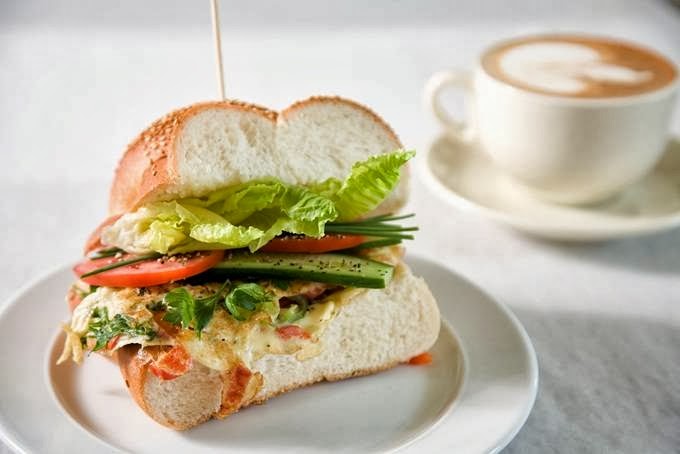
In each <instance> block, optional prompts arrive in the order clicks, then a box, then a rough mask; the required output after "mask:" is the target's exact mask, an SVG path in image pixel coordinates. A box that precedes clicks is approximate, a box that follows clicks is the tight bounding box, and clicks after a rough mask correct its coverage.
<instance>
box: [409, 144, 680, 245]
mask: <svg viewBox="0 0 680 454" xmlns="http://www.w3.org/2000/svg"><path fill="white" fill-rule="evenodd" d="M671 140H676V141H677V140H680V138H676V137H675V136H672V135H671V136H670V137H669V142H670V141H671ZM445 141H448V142H450V143H452V144H453V145H454V146H458V147H470V146H473V145H474V144H465V143H460V141H457V140H456V139H455V138H452V137H449V135H447V134H446V132H440V133H439V134H438V135H437V136H436V137H435V138H434V139H432V140H430V142H429V143H428V145H427V147H426V149H425V153H424V156H423V159H421V160H420V163H419V165H418V173H419V174H420V175H422V176H423V177H424V178H423V180H424V181H425V185H426V186H427V187H428V188H429V189H430V190H431V191H433V192H434V193H435V194H437V196H438V197H439V198H440V200H442V201H444V202H446V203H447V204H449V205H450V206H453V207H454V208H458V209H461V210H464V211H467V212H473V213H478V214H479V215H481V216H483V217H486V218H488V219H491V220H493V221H496V222H499V223H501V224H504V225H506V226H509V227H512V228H515V229H517V230H521V231H523V232H527V233H530V234H532V235H536V236H539V237H542V238H549V239H557V240H577V241H589V240H595V241H598V240H606V239H617V238H626V237H631V236H639V235H645V234H652V233H656V232H661V231H664V230H669V229H672V228H675V227H678V226H680V210H678V211H676V212H675V213H673V214H667V215H664V216H655V217H647V218H643V219H644V221H645V222H644V223H641V222H635V221H631V222H630V223H628V224H626V225H618V226H613V227H605V228H592V227H591V228H588V227H583V226H580V225H576V224H571V225H568V224H564V225H561V226H560V225H550V224H545V223H541V222H540V221H536V220H535V218H532V217H522V216H520V215H515V214H510V213H507V212H503V211H500V210H496V209H493V208H491V207H488V206H485V205H483V204H480V203H477V202H475V201H474V200H473V199H471V198H468V197H465V196H464V195H462V194H461V193H460V192H458V191H455V190H453V189H451V188H449V187H448V186H447V185H445V184H444V183H443V182H442V181H441V180H440V178H439V177H437V176H436V175H435V173H434V170H433V169H432V166H431V165H430V159H431V156H432V150H433V148H434V147H435V146H437V145H438V144H439V143H441V142H445ZM456 142H459V143H456ZM565 230H566V231H567V232H568V233H567V234H565V233H564V231H565Z"/></svg>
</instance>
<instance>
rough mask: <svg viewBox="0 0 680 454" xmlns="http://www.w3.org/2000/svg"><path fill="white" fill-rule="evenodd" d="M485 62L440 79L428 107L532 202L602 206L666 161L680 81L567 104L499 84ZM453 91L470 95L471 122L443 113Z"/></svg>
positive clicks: (431, 86)
mask: <svg viewBox="0 0 680 454" xmlns="http://www.w3.org/2000/svg"><path fill="white" fill-rule="evenodd" d="M487 52H489V51H487ZM484 55H485V53H483V54H482V55H481V56H480V58H479V61H478V63H477V65H476V68H475V69H474V71H461V70H449V71H442V72H439V73H436V74H434V75H433V76H432V77H431V79H430V80H429V81H428V83H427V85H426V89H425V98H426V102H427V103H428V104H429V106H430V108H431V109H432V111H433V112H434V114H435V116H436V117H437V118H438V119H439V121H440V122H441V123H442V125H443V126H444V127H445V129H446V131H447V133H448V134H449V135H450V136H452V137H454V138H455V139H457V140H461V141H465V142H477V141H478V143H479V144H480V145H481V149H482V150H484V151H485V152H486V153H487V154H488V155H489V156H490V157H491V158H492V159H493V161H494V162H495V163H496V164H497V165H498V166H499V168H501V169H503V170H504V171H505V172H507V173H508V174H509V175H511V176H512V177H513V179H514V180H515V181H517V182H518V183H519V184H520V185H522V186H524V187H525V188H527V189H528V190H529V191H530V192H531V193H532V194H533V195H536V196H537V197H540V198H542V199H545V200H549V201H553V202H558V203H573V204H578V203H590V202H596V201H601V200H603V199H607V198H609V197H611V196H613V195H614V194H616V193H617V192H619V191H621V190H622V189H623V188H625V187H626V186H628V185H630V184H631V183H633V182H635V181H637V180H639V179H640V178H642V177H643V176H644V175H646V174H647V173H648V172H649V171H650V170H651V169H652V168H653V167H654V165H655V164H656V163H657V161H658V160H659V159H660V157H661V155H662V154H663V151H664V147H665V144H666V142H667V139H668V133H669V124H670V118H671V114H672V110H673V107H674V103H675V95H676V92H677V88H678V77H677V75H676V76H675V78H674V79H673V81H672V82H671V83H669V84H667V85H666V86H664V87H662V88H659V89H656V90H651V91H647V92H644V93H641V94H635V95H630V96H610V97H574V96H563V95H555V94H549V93H548V94H546V93H543V92H537V91H532V90H527V89H523V88H521V87H518V86H517V85H516V84H511V83H509V82H508V81H507V80H501V79H499V78H496V77H494V76H493V75H491V74H490V73H489V71H487V70H486V69H485V68H484V67H483V65H482V58H483V56H484ZM676 74H677V73H676ZM449 87H458V88H462V89H463V90H465V91H466V95H467V96H466V106H467V107H468V108H467V109H466V110H467V111H468V112H467V113H468V115H467V117H468V119H467V120H464V121H460V120H458V119H455V118H453V117H452V116H450V115H449V114H448V113H447V111H446V110H445V109H444V107H443V106H442V103H441V97H440V96H441V93H442V91H444V90H445V89H446V88H449Z"/></svg>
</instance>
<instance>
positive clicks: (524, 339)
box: [0, 250, 539, 454]
mask: <svg viewBox="0 0 680 454" xmlns="http://www.w3.org/2000/svg"><path fill="white" fill-rule="evenodd" d="M410 260H416V261H422V262H425V263H428V262H429V263H431V264H434V265H436V266H437V267H440V268H442V269H443V270H446V272H448V273H451V274H453V275H454V276H455V277H456V278H457V279H458V280H460V281H462V282H463V283H464V284H465V285H467V286H470V287H471V288H473V289H474V290H475V291H476V292H477V293H479V294H480V295H481V296H483V297H484V298H485V299H486V300H488V301H489V302H490V303H491V304H493V306H494V307H495V309H497V310H500V312H501V313H502V314H503V316H504V317H505V318H506V319H507V320H508V321H510V323H511V325H512V327H513V329H514V331H515V332H516V333H517V334H518V335H519V338H520V340H521V344H522V347H523V349H522V350H523V353H524V355H525V356H526V357H527V359H528V368H527V369H526V371H525V373H526V375H527V377H528V378H529V398H528V399H526V400H525V402H524V405H523V408H522V411H521V413H520V415H519V417H518V418H517V420H516V421H515V422H514V423H513V424H512V427H510V428H509V429H508V430H507V431H506V432H505V434H504V435H503V436H502V437H500V438H499V439H498V440H496V441H494V442H493V444H494V445H495V446H494V447H493V448H492V449H491V450H490V451H489V452H491V453H497V452H499V451H500V450H502V449H503V448H504V447H506V446H507V445H508V443H510V441H512V439H513V438H514V437H515V436H516V435H517V433H518V432H519V431H520V430H521V428H522V427H523V426H524V424H525V423H526V420H527V419H528V417H529V415H530V414H531V411H532V409H533V407H534V404H535V401H536V397H537V394H538V386H539V367H538V359H537V355H536V351H535V349H534V347H533V344H532V342H531V339H530V337H529V335H528V333H527V331H526V329H525V328H524V326H523V325H522V324H521V322H520V321H519V319H518V318H517V317H516V315H515V314H514V313H513V312H512V310H511V309H510V308H509V307H508V306H507V305H506V304H505V303H503V302H501V301H500V300H498V299H496V298H494V297H492V296H491V295H490V294H488V293H487V292H486V291H485V290H484V289H482V288H481V287H480V286H478V285H477V284H476V283H474V281H472V280H471V279H469V278H468V277H467V276H465V275H464V274H462V273H460V272H459V271H456V270H454V269H453V268H452V267H451V266H450V265H449V264H448V263H446V262H444V261H443V260H440V259H438V258H431V257H428V256H426V255H425V254H424V253H422V252H420V251H417V250H416V251H414V250H411V251H407V254H406V257H405V261H406V262H407V264H410V263H409V261H410ZM410 265H411V264H410ZM70 266H71V262H64V263H61V264H58V265H55V266H52V267H49V268H46V271H43V272H42V273H37V274H36V275H35V277H33V278H31V279H29V280H28V281H27V282H26V283H25V284H23V285H21V286H20V287H19V288H17V289H16V290H14V291H13V292H12V293H11V294H10V296H9V297H7V298H5V299H4V301H3V305H2V308H0V319H2V318H4V316H5V314H6V313H7V312H9V311H10V309H11V308H12V307H13V306H14V305H16V304H17V303H18V301H19V300H20V299H21V298H22V297H23V296H24V295H25V294H26V293H28V292H29V291H30V290H31V289H32V288H34V287H35V286H36V285H39V284H40V283H42V282H43V281H47V280H49V279H50V278H52V277H54V276H55V275H56V274H59V273H60V272H62V271H63V270H64V269H68V268H69V267H70ZM442 322H443V323H445V324H447V325H448V324H449V322H448V320H446V319H442ZM448 328H449V333H450V334H451V335H452V336H453V338H454V339H455V341H456V343H457V346H458V349H459V352H460V355H461V356H460V357H461V359H462V369H463V370H462V374H461V379H460V384H459V388H458V392H457V394H456V396H455V398H454V399H452V401H451V402H450V403H449V404H448V405H447V407H446V408H445V409H444V410H443V411H442V416H441V417H439V418H438V419H437V420H436V421H435V423H433V424H432V425H431V426H430V427H428V428H426V429H425V430H423V431H422V432H421V433H420V434H418V435H416V436H415V437H413V438H412V439H411V440H409V441H407V442H406V443H404V444H402V445H399V446H397V447H395V448H393V449H392V450H391V451H388V452H398V451H401V450H404V449H406V448H412V447H414V445H416V444H417V443H420V442H423V440H427V437H428V435H429V434H430V433H431V432H432V431H434V430H435V429H437V428H438V427H440V426H441V425H443V424H445V420H446V419H447V417H448V416H449V415H450V414H451V413H452V412H453V411H454V410H455V409H456V408H457V407H458V405H459V404H460V403H461V399H462V397H463V396H464V395H465V391H466V389H467V386H468V384H469V367H468V366H469V359H468V352H467V351H466V349H465V348H461V346H462V345H463V343H462V342H461V338H460V336H459V335H458V333H457V332H456V331H455V330H453V329H452V328H451V327H450V326H449V327H448ZM55 336H58V333H57V334H54V333H52V334H51V336H50V339H53V340H54V339H55ZM53 345H54V344H53V343H52V344H48V345H47V347H45V349H44V351H46V352H49V351H50V350H51V349H52V348H53ZM46 374H47V375H46ZM41 375H42V377H43V380H42V382H43V384H44V385H45V386H47V387H48V393H49V394H50V395H52V398H53V399H54V401H55V403H59V406H61V403H60V402H59V400H58V398H57V396H56V395H54V390H53V389H49V388H50V387H49V386H48V385H47V383H48V381H49V368H48V367H45V366H43V367H42V374H41ZM60 411H61V412H62V413H67V412H66V411H65V409H63V408H61V409H60ZM69 418H70V420H71V423H74V422H75V423H76V425H77V426H78V428H79V431H80V432H81V433H83V432H85V433H86V434H87V436H88V437H89V438H91V439H94V440H96V441H97V442H99V443H102V444H103V445H104V446H106V447H108V448H110V449H112V450H114V451H115V452H125V451H121V450H120V448H119V447H117V446H113V445H111V444H110V443H108V442H106V441H105V440H102V439H101V438H99V437H96V436H95V435H94V434H92V433H90V432H89V431H88V430H87V429H85V428H84V427H82V426H81V425H80V423H77V421H75V420H74V419H73V418H72V417H70V416H69ZM0 441H2V442H3V443H5V445H6V446H7V447H9V449H10V450H12V451H14V452H18V453H21V454H25V453H30V452H32V451H31V449H32V448H31V447H30V446H25V445H24V444H22V443H20V441H19V440H18V439H17V438H16V436H15V435H14V433H13V431H12V430H11V428H10V427H8V426H6V425H5V424H4V423H3V420H2V419H0Z"/></svg>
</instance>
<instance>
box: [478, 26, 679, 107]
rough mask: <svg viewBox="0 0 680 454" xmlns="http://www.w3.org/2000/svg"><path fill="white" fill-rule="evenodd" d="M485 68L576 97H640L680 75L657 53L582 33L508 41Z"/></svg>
mask: <svg viewBox="0 0 680 454" xmlns="http://www.w3.org/2000/svg"><path fill="white" fill-rule="evenodd" d="M481 64H482V68H483V69H484V71H486V72H487V73H488V74H489V75H490V76H492V77H494V78H495V79H497V80H499V81H501V82H504V83H507V84H510V85H513V86H515V87H517V88H521V89H523V90H527V91H532V92H536V93H542V94H547V95H554V96H563V97H576V98H609V97H621V96H631V95H638V94H642V93H647V92H651V91H655V90H658V89H660V88H663V87H665V86H668V85H669V84H671V83H673V81H674V80H675V79H676V78H677V77H678V72H677V69H676V68H675V66H674V65H673V63H671V62H670V61H669V60H668V59H666V58H665V57H663V56H661V55H659V54H657V53H656V52H654V51H651V50H648V49H644V48H642V47H638V46H636V45H633V44H629V43H626V42H623V41H617V40H614V39H606V38H598V37H590V36H579V35H544V36H533V37H530V38H520V39H517V40H511V41H506V42H504V43H501V44H499V45H498V46H496V47H493V48H492V49H490V50H489V51H488V52H486V53H485V54H484V55H483V56H482V59H481Z"/></svg>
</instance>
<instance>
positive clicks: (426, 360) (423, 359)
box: [408, 352, 432, 366]
mask: <svg viewBox="0 0 680 454" xmlns="http://www.w3.org/2000/svg"><path fill="white" fill-rule="evenodd" d="M408 363H409V364H410V365H412V366H426V365H428V364H432V353H429V352H425V353H421V354H420V355H416V356H414V357H413V358H411V359H409V360H408Z"/></svg>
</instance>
